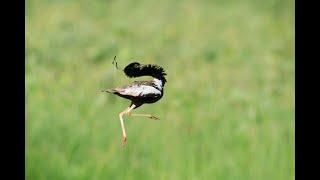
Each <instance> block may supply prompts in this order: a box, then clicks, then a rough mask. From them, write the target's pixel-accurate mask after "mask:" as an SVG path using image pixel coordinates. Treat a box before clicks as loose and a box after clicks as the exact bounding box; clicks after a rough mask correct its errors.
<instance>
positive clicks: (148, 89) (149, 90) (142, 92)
mask: <svg viewBox="0 0 320 180" xmlns="http://www.w3.org/2000/svg"><path fill="white" fill-rule="evenodd" d="M116 90H117V91H118V93H120V94H122V95H129V96H136V97H137V96H148V95H149V94H154V95H161V92H160V91H159V90H158V89H156V88H154V87H153V86H147V85H129V86H126V87H119V88H116Z"/></svg>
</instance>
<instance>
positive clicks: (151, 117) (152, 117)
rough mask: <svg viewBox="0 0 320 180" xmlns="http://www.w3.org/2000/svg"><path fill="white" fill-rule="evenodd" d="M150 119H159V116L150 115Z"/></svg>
mask: <svg viewBox="0 0 320 180" xmlns="http://www.w3.org/2000/svg"><path fill="white" fill-rule="evenodd" d="M150 119H154V120H160V118H157V117H155V116H154V115H151V116H150Z"/></svg>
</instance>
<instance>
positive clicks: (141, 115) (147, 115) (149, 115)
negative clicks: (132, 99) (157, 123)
mask: <svg viewBox="0 0 320 180" xmlns="http://www.w3.org/2000/svg"><path fill="white" fill-rule="evenodd" d="M128 116H140V117H148V118H150V119H154V120H160V118H157V117H155V116H154V115H152V114H128Z"/></svg>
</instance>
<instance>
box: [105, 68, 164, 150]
mask: <svg viewBox="0 0 320 180" xmlns="http://www.w3.org/2000/svg"><path fill="white" fill-rule="evenodd" d="M117 68H118V67H117ZM123 71H124V73H125V74H126V76H128V77H129V78H135V77H140V76H151V77H153V79H152V80H150V81H134V82H133V83H131V84H126V85H123V86H119V87H115V88H111V89H107V90H103V92H108V93H113V94H115V95H118V96H120V97H122V98H125V99H128V100H131V104H130V106H129V107H128V108H126V109H125V110H124V111H122V112H121V113H120V114H119V119H120V123H121V129H122V135H123V139H122V147H124V146H125V144H126V140H127V134H126V130H125V127H124V122H123V117H124V115H127V116H141V117H148V118H151V119H155V120H160V119H159V118H157V117H155V116H154V115H151V114H132V113H131V111H132V110H133V109H136V108H138V107H140V106H142V105H143V104H146V103H148V104H150V103H155V102H157V101H159V100H160V99H161V98H162V96H163V89H164V85H165V83H166V82H167V80H166V78H165V77H164V76H165V75H167V74H166V73H165V70H164V69H163V68H162V67H160V66H158V65H154V64H140V63H138V62H133V63H130V64H129V65H127V66H126V67H125V68H124V70H123Z"/></svg>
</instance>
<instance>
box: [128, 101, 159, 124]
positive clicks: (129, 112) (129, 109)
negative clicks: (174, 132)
mask: <svg viewBox="0 0 320 180" xmlns="http://www.w3.org/2000/svg"><path fill="white" fill-rule="evenodd" d="M135 107H136V106H135V105H134V104H133V105H132V106H131V107H130V108H128V109H127V111H126V112H125V114H126V115H127V116H140V117H148V118H150V119H155V120H160V119H159V118H157V117H155V116H154V115H151V114H131V111H132V110H133V109H134V108H135Z"/></svg>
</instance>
